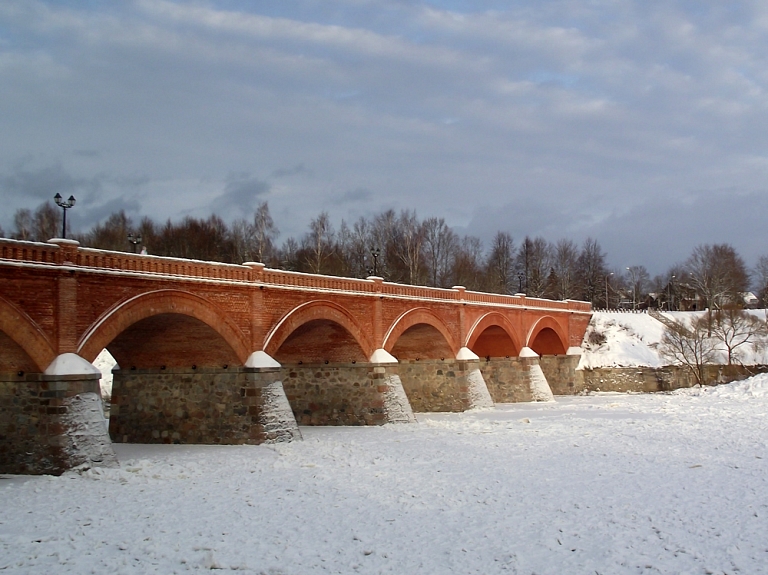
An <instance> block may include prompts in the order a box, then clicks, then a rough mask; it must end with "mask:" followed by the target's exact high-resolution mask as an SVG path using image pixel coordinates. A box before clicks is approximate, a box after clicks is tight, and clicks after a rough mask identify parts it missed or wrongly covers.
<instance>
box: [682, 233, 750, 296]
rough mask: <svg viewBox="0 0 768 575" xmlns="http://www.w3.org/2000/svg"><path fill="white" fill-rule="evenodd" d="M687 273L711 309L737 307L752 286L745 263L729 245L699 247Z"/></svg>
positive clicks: (688, 265)
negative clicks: (726, 306) (728, 306)
mask: <svg viewBox="0 0 768 575" xmlns="http://www.w3.org/2000/svg"><path fill="white" fill-rule="evenodd" d="M686 270H687V271H688V274H689V275H688V277H689V278H690V280H691V282H692V284H693V286H694V287H695V288H696V290H697V291H698V292H699V294H701V296H703V297H704V299H705V300H706V305H707V308H709V309H710V310H711V309H714V308H718V309H719V308H722V307H723V306H725V305H729V304H731V305H733V304H737V303H738V302H740V301H741V294H742V292H745V291H747V289H748V287H749V273H748V272H747V267H746V265H744V260H742V259H741V257H740V256H739V255H738V254H737V253H736V250H735V249H733V247H732V246H730V245H728V244H715V245H700V246H696V247H695V248H694V250H693V253H692V254H691V256H690V257H689V258H688V260H687V261H686Z"/></svg>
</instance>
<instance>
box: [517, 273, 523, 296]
mask: <svg viewBox="0 0 768 575" xmlns="http://www.w3.org/2000/svg"><path fill="white" fill-rule="evenodd" d="M517 283H518V288H517V293H523V273H522V272H518V273H517Z"/></svg>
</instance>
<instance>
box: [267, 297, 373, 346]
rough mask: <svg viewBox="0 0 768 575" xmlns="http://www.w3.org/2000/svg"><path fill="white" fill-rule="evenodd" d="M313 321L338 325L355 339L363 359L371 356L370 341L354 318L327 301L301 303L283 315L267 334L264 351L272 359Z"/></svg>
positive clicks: (338, 306) (337, 305)
mask: <svg viewBox="0 0 768 575" xmlns="http://www.w3.org/2000/svg"><path fill="white" fill-rule="evenodd" d="M315 320H327V321H332V322H334V323H337V324H339V325H340V326H341V327H343V328H344V329H345V330H347V331H348V332H349V334H350V335H351V336H352V337H353V338H354V339H355V341H356V342H357V344H358V345H359V346H360V349H361V350H362V351H363V354H364V355H365V357H371V355H372V354H373V351H374V348H373V345H372V344H371V340H370V338H369V337H368V336H367V335H366V334H365V332H364V331H363V330H362V329H361V328H360V326H359V325H358V323H357V320H356V319H355V317H354V316H353V315H352V314H351V313H350V312H349V311H347V310H346V309H345V308H343V307H342V306H340V305H339V304H337V303H334V302H332V301H328V300H313V301H310V302H307V303H303V304H301V305H299V306H297V307H295V308H293V309H292V310H291V311H289V312H288V313H287V314H285V315H284V316H283V317H282V319H281V320H280V321H279V322H277V324H276V325H275V326H274V327H273V328H272V329H271V330H270V332H269V334H267V337H266V339H265V341H264V351H265V352H266V353H267V354H269V355H271V356H273V357H274V355H275V354H276V353H277V351H278V350H279V349H280V346H281V345H283V343H285V340H287V339H288V337H289V336H290V335H291V334H292V333H293V332H294V331H295V330H296V329H298V328H299V327H301V326H302V325H304V324H305V323H308V322H310V321H315Z"/></svg>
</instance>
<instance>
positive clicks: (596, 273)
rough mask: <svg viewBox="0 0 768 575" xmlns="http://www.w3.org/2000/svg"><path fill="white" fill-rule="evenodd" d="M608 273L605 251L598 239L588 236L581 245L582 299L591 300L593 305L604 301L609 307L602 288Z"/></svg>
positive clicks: (579, 275) (580, 273)
mask: <svg viewBox="0 0 768 575" xmlns="http://www.w3.org/2000/svg"><path fill="white" fill-rule="evenodd" d="M607 275H608V272H607V268H606V265H605V253H604V252H603V250H602V249H601V248H600V244H599V243H597V240H594V239H592V238H587V239H586V240H584V244H583V245H582V247H581V253H580V254H579V260H578V277H579V284H580V286H581V293H582V299H584V300H586V301H588V302H591V303H592V305H593V306H597V305H599V304H600V302H602V303H603V304H604V305H605V307H606V308H607V307H608V302H607V301H605V300H604V299H603V294H604V293H605V292H604V290H603V289H602V288H603V285H604V284H603V282H605V281H606V279H605V278H606V276H607Z"/></svg>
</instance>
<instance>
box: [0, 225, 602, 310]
mask: <svg viewBox="0 0 768 575" xmlns="http://www.w3.org/2000/svg"><path fill="white" fill-rule="evenodd" d="M2 260H5V261H15V262H24V263H28V264H33V265H34V264H45V265H70V266H78V267H83V268H87V269H91V270H100V269H103V270H115V271H121V272H129V273H139V274H150V275H170V276H182V277H191V278H199V279H202V280H218V281H231V282H253V283H258V284H260V285H272V286H279V287H287V288H291V287H294V288H305V289H321V290H333V291H343V292H347V293H349V292H352V293H363V294H374V293H375V294H380V295H384V296H390V297H403V298H408V299H429V300H437V301H440V300H442V301H464V302H466V303H479V304H492V305H494V304H495V305H507V306H509V305H512V306H525V307H531V308H543V309H552V310H562V311H564V310H568V311H581V312H590V311H591V306H590V304H589V303H587V302H582V301H572V300H568V301H554V300H547V299H539V298H529V297H526V296H525V295H523V294H517V295H504V294H492V293H484V292H475V291H467V290H466V289H465V288H463V287H461V286H456V287H453V288H450V289H446V288H435V287H426V286H414V285H404V284H397V283H392V282H385V281H384V280H383V279H382V278H367V279H355V278H344V277H337V276H326V275H319V274H307V273H300V272H292V271H285V270H275V269H269V268H266V267H264V265H263V264H261V263H253V262H250V263H246V264H243V265H238V264H226V263H220V262H206V261H199V260H188V259H182V258H172V257H164V256H151V255H145V254H131V253H126V252H114V251H109V250H98V249H93V248H84V247H80V245H79V244H78V242H76V241H72V240H60V239H55V240H51V242H48V243H42V242H25V241H19V240H9V239H0V261H2Z"/></svg>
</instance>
